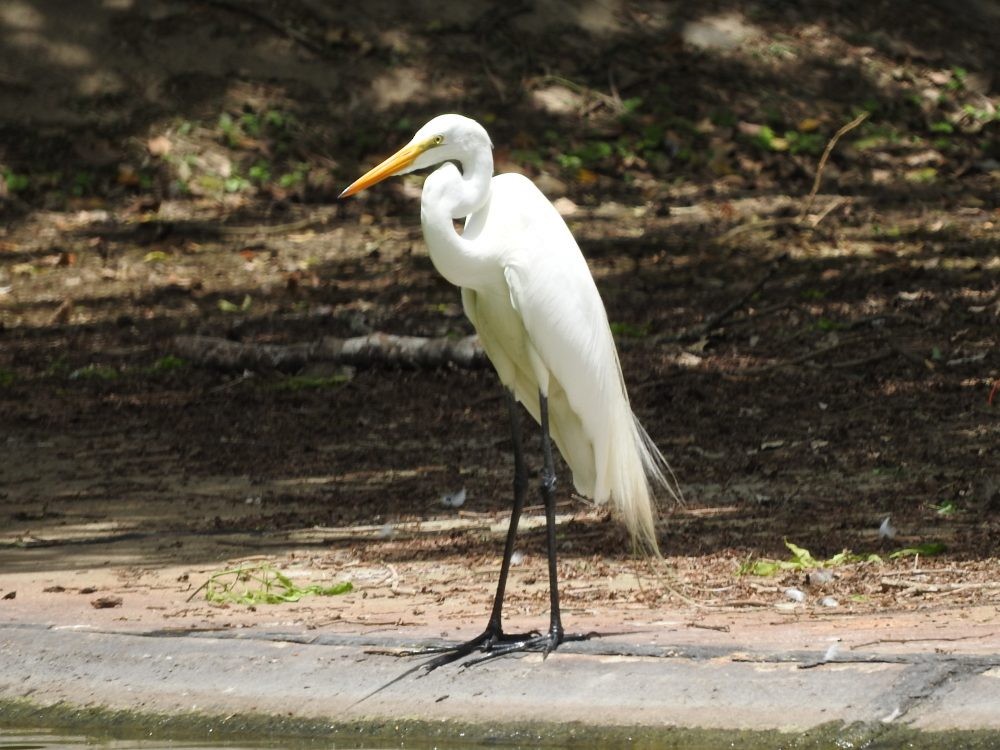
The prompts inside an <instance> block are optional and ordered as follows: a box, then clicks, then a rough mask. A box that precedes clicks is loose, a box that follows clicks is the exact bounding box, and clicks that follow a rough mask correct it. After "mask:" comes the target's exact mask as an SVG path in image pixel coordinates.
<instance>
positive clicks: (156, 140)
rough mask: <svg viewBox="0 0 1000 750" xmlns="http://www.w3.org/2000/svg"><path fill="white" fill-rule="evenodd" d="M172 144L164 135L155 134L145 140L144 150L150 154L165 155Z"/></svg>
mask: <svg viewBox="0 0 1000 750" xmlns="http://www.w3.org/2000/svg"><path fill="white" fill-rule="evenodd" d="M171 148H173V144H172V143H171V142H170V139H169V138H167V136H165V135H157V136H153V137H152V138H150V139H149V140H148V141H146V150H147V151H149V155H150V156H166V155H167V154H169V153H170V149H171Z"/></svg>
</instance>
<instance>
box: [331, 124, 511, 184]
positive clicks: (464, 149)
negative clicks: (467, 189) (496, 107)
mask: <svg viewBox="0 0 1000 750" xmlns="http://www.w3.org/2000/svg"><path fill="white" fill-rule="evenodd" d="M482 148H486V149H491V148H493V144H492V143H491V142H490V137H489V135H488V134H487V133H486V129H485V128H483V126H482V125H480V124H479V123H478V122H476V121H475V120H472V119H469V118H468V117H463V116H462V115H438V116H437V117H435V118H434V119H433V120H431V121H430V122H428V123H427V124H426V125H424V126H423V127H422V128H420V130H418V131H417V133H416V135H414V136H413V139H412V140H411V141H410V142H409V143H407V144H406V145H405V146H403V148H401V149H400V150H399V151H397V152H396V153H395V154H393V155H392V156H390V157H389V158H388V159H386V160H385V161H383V162H382V163H381V164H379V165H378V166H377V167H374V168H373V169H371V170H370V171H369V172H367V173H365V174H364V175H362V176H361V177H359V178H358V179H357V180H355V181H354V182H353V183H352V184H351V185H350V186H349V187H348V188H347V189H346V190H344V192H342V193H341V194H340V197H341V198H346V197H348V196H351V195H354V194H355V193H358V192H361V191H362V190H364V189H365V188H368V187H371V186H372V185H374V184H375V183H377V182H381V181H382V180H384V179H385V178H387V177H392V176H394V175H398V174H406V173H407V172H413V171H415V170H417V169H426V168H427V167H433V166H434V165H435V164H440V163H442V162H446V161H458V162H461V161H462V157H463V156H465V155H467V154H469V153H471V152H474V151H475V150H477V149H482Z"/></svg>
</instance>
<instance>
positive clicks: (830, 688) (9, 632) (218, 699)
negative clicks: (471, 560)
mask: <svg viewBox="0 0 1000 750" xmlns="http://www.w3.org/2000/svg"><path fill="white" fill-rule="evenodd" d="M631 638H633V639H634V635H633V636H631ZM408 645H411V644H410V643H409V642H407V641H404V640H403V639H400V638H394V637H381V638H365V637H360V636H349V635H321V634H316V633H314V632H290V633H277V632H271V633H266V632H260V631H246V632H241V631H222V632H196V633H187V634H183V635H179V634H178V633H176V632H169V633H168V632H165V631H147V632H135V631H130V632H108V631H93V630H77V629H68V628H67V629H59V628H52V627H49V626H44V625H37V626H35V625H15V626H9V625H8V626H0V701H4V703H3V704H2V705H0V724H5V723H6V724H8V725H10V724H12V723H18V722H19V723H22V724H23V723H25V722H26V719H25V717H26V716H34V717H36V718H38V719H40V718H42V717H44V716H48V717H49V721H50V723H51V722H53V721H56V719H57V718H59V717H56V716H53V715H52V712H53V711H56V712H57V713H58V712H59V711H62V712H67V711H68V712H70V713H73V712H77V713H76V715H77V717H78V718H80V717H81V716H84V715H81V714H79V709H81V708H84V707H86V708H88V709H90V710H92V711H98V712H99V713H100V715H102V716H107V714H106V712H112V713H113V714H115V715H116V716H117V718H116V719H115V723H116V724H121V723H123V722H125V723H127V721H126V719H127V718H128V717H129V716H132V717H133V718H134V719H135V721H138V722H140V723H142V722H145V725H146V726H149V725H150V722H151V721H155V724H156V725H157V726H165V724H164V722H165V721H167V719H168V718H170V719H171V721H172V723H173V725H175V726H174V729H175V730H177V729H180V728H183V727H188V728H189V729H194V730H195V731H207V730H208V729H211V730H212V731H213V732H237V733H238V732H240V731H243V730H245V729H247V728H249V727H251V726H253V727H255V731H257V732H260V731H267V732H268V733H272V732H280V733H282V734H287V732H289V731H290V730H291V729H292V728H293V727H292V725H294V726H295V727H297V729H296V731H297V732H301V733H303V734H307V735H315V734H317V733H319V734H329V733H331V732H337V733H338V734H339V735H340V736H347V735H351V736H353V734H355V733H356V734H358V735H359V736H366V737H369V738H370V737H371V734H372V733H373V732H375V733H377V734H378V736H380V737H381V736H383V734H384V733H385V732H388V735H385V737H386V739H388V738H389V736H390V735H392V736H393V737H395V738H396V739H398V738H399V737H398V735H399V734H400V733H403V734H406V735H407V736H409V737H411V739H412V738H414V737H425V738H429V739H433V737H434V736H438V737H439V738H440V736H441V735H440V733H441V732H446V733H447V734H446V736H449V737H453V738H454V737H456V736H457V735H456V734H454V733H455V732H459V733H461V732H464V733H465V735H464V736H465V737H466V738H467V739H470V740H471V739H473V738H474V737H475V738H478V739H479V740H485V739H487V738H489V737H496V736H505V737H506V736H511V735H521V734H522V733H524V732H529V733H531V734H532V735H533V736H536V737H540V736H545V737H549V738H550V739H553V740H557V739H558V738H559V737H563V738H566V737H568V735H567V734H566V733H567V732H568V731H570V730H572V732H573V733H574V736H576V737H578V738H579V736H581V735H586V736H588V737H590V736H591V735H593V736H594V737H595V738H596V737H598V736H600V737H604V741H608V742H609V741H610V740H611V738H614V737H618V738H619V739H621V740H624V739H625V738H627V737H632V738H633V739H635V738H636V737H637V736H643V737H650V738H652V737H660V739H661V740H662V741H666V739H667V738H669V737H672V738H674V740H677V739H678V738H680V737H681V734H679V733H678V732H679V731H680V730H685V733H684V736H685V737H688V738H689V739H690V737H689V735H688V734H687V731H688V730H690V731H694V732H696V733H697V734H698V735H699V736H701V735H702V734H703V733H706V732H707V733H708V734H710V735H712V736H713V737H717V738H719V739H722V738H723V737H730V739H731V738H732V737H733V736H738V737H740V738H741V742H742V741H745V740H747V739H748V737H751V736H752V737H757V738H758V739H759V740H761V741H770V740H774V739H775V738H776V737H778V736H781V735H785V734H788V733H795V734H802V733H808V734H809V736H811V737H812V738H813V739H817V738H818V737H820V736H823V737H825V738H826V739H827V740H830V739H831V737H833V736H836V737H838V738H840V739H844V737H845V733H846V734H850V735H851V736H854V737H858V736H863V737H865V738H866V741H871V740H873V739H875V738H885V737H887V736H889V735H892V736H894V737H901V736H903V735H905V736H906V738H907V741H910V742H912V741H914V740H913V738H914V737H918V736H919V737H924V738H926V739H927V740H928V741H929V740H930V739H931V738H932V737H935V736H937V737H938V740H937V741H941V738H940V736H938V735H929V734H921V733H919V732H918V731H917V730H921V732H926V731H928V730H933V731H934V732H940V731H945V730H966V731H970V730H977V731H981V730H997V729H1000V655H998V656H996V657H991V656H981V655H963V656H955V655H942V654H935V653H923V652H915V653H905V654H895V655H891V656H888V657H887V656H886V655H865V654H859V653H851V654H850V661H833V662H828V663H823V664H817V663H816V654H804V653H796V652H776V653H763V652H760V653H746V652H743V653H738V654H737V653H731V652H729V653H727V652H725V649H720V648H692V647H687V648H684V649H672V648H670V647H667V646H656V645H648V644H636V643H632V642H629V641H628V640H627V639H626V638H625V637H624V636H614V637H606V638H601V639H599V640H592V641H589V642H583V643H571V644H566V645H565V646H564V647H563V648H561V649H560V650H559V651H558V652H557V653H556V654H554V655H553V656H551V657H550V658H549V659H547V660H545V661H543V660H542V659H541V657H540V656H537V655H534V654H532V655H526V656H522V657H517V658H505V659H500V660H497V661H496V662H491V663H487V664H484V665H481V666H478V667H475V668H472V669H461V668H458V667H454V666H450V667H447V668H442V669H439V670H437V671H435V672H433V673H431V674H429V675H426V676H420V673H419V672H417V673H414V674H410V675H408V676H405V677H403V679H400V680H399V681H397V682H393V680H395V679H396V678H398V677H399V676H400V675H401V674H402V673H404V672H406V670H407V669H409V668H410V667H411V666H413V665H414V664H415V663H419V662H414V661H413V660H411V659H406V660H401V659H400V658H398V657H396V656H394V655H391V654H389V653H386V650H387V649H396V648H402V647H406V646H408ZM803 667H807V668H803ZM383 686H384V688H383ZM379 688H383V689H382V690H379ZM375 691H377V692H375ZM373 692H374V694H372V693H373ZM25 701H27V703H25ZM359 701H360V702H359ZM53 707H57V708H53ZM46 712H48V713H46ZM101 712H104V713H101ZM119 714H120V715H119ZM136 717H138V718H136ZM64 719H66V716H62V718H61V719H59V721H60V722H61V721H62V720H64ZM719 732H721V733H722V734H721V735H719V734H718V733H719ZM734 733H736V734H734ZM747 733H749V734H747ZM692 736H693V735H692ZM990 736H993V735H992V734H986V735H983V737H981V738H980V739H981V740H982V741H986V739H988V737H990ZM767 738H770V740H767ZM703 739H704V737H703ZM995 739H996V742H997V744H996V745H980V746H982V747H989V746H1000V735H997V736H996V737H995ZM671 741H673V740H671ZM852 741H853V740H852ZM658 746H660V747H663V746H665V745H658ZM666 746H669V745H666ZM709 746H711V745H709ZM928 746H933V745H928Z"/></svg>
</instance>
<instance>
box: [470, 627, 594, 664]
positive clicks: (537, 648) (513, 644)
mask: <svg viewBox="0 0 1000 750" xmlns="http://www.w3.org/2000/svg"><path fill="white" fill-rule="evenodd" d="M596 635H598V634H597V633H564V632H563V629H562V626H561V625H555V626H553V627H551V628H549V630H548V632H546V633H535V634H529V636H528V637H525V638H521V639H519V640H513V641H510V642H508V643H503V644H499V645H495V646H494V647H493V648H490V649H489V650H488V652H487V653H486V654H484V655H483V656H479V657H477V658H475V659H470V660H469V661H467V662H465V663H463V664H462V667H463V668H464V667H474V666H476V665H477V664H482V663H483V662H487V661H492V660H493V659H497V658H499V657H501V656H506V655H507V654H514V653H522V652H523V653H541V654H542V658H543V659H545V658H546V657H548V655H549V654H550V653H552V652H553V651H555V650H556V649H557V648H558V647H559V645H560V644H562V643H565V642H566V641H586V640H588V639H590V638H591V637H593V636H596Z"/></svg>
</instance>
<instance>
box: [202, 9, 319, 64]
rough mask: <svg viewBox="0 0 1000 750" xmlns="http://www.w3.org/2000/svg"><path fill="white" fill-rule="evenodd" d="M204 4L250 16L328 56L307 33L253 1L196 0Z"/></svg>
mask: <svg viewBox="0 0 1000 750" xmlns="http://www.w3.org/2000/svg"><path fill="white" fill-rule="evenodd" d="M197 1H198V2H202V3H204V4H206V5H214V6H215V7H217V8H222V9H223V10H228V11H229V12H230V13H238V14H242V15H245V16H250V17H251V18H253V19H255V20H257V21H259V22H260V23H262V24H264V25H265V26H269V27H270V28H272V29H273V30H275V31H277V32H279V33H281V34H284V35H285V36H287V37H288V38H289V39H291V40H292V41H294V42H298V43H299V44H301V45H302V46H303V47H305V48H306V49H308V50H309V51H311V52H315V53H316V54H317V55H320V56H321V57H323V56H328V55H329V50H328V49H326V48H325V47H324V46H323V45H322V44H319V43H318V42H316V41H314V40H313V39H312V38H310V37H309V36H308V35H306V34H304V33H302V32H301V31H299V30H298V29H294V28H292V27H291V26H289V25H288V24H286V23H282V22H281V21H279V20H277V19H275V18H271V16H269V15H267V14H266V13H264V11H262V10H260V9H258V8H254V7H252V6H253V3H247V2H234V1H233V0H197Z"/></svg>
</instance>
